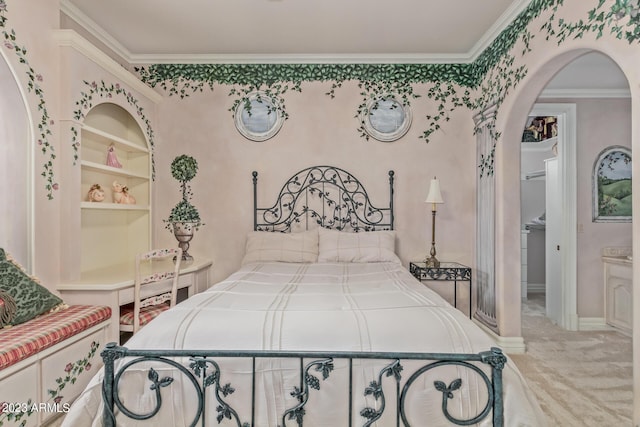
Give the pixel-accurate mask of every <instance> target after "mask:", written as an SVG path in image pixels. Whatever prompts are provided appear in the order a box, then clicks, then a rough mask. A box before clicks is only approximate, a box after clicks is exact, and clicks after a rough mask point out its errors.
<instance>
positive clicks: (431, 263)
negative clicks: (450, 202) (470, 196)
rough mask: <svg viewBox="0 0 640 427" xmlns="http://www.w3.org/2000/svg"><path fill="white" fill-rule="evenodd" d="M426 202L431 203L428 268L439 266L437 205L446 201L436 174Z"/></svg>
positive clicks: (426, 261)
mask: <svg viewBox="0 0 640 427" xmlns="http://www.w3.org/2000/svg"><path fill="white" fill-rule="evenodd" d="M425 203H431V206H432V207H431V213H432V216H431V252H430V255H431V256H430V257H427V259H426V260H425V263H426V264H427V265H426V267H427V268H439V267H440V261H438V259H437V258H436V205H437V204H439V203H444V201H443V200H442V194H440V181H438V178H436V177H435V176H434V177H433V179H432V180H431V185H430V187H429V195H428V196H427V200H425Z"/></svg>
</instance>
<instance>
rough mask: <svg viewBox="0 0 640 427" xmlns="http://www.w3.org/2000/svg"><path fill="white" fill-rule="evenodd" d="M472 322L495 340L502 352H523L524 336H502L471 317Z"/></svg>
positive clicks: (524, 349)
mask: <svg viewBox="0 0 640 427" xmlns="http://www.w3.org/2000/svg"><path fill="white" fill-rule="evenodd" d="M473 322H474V323H475V324H476V325H478V326H479V327H480V329H482V330H483V331H484V332H485V333H486V334H487V335H489V337H490V338H491V339H493V341H495V343H496V345H497V346H498V347H500V348H501V349H502V351H503V352H505V353H507V354H524V353H525V352H526V349H527V348H526V346H525V344H524V338H522V337H502V336H500V335H498V334H496V333H495V332H494V331H492V330H491V329H489V328H488V327H486V326H485V325H483V324H482V323H480V322H478V321H477V320H475V319H473Z"/></svg>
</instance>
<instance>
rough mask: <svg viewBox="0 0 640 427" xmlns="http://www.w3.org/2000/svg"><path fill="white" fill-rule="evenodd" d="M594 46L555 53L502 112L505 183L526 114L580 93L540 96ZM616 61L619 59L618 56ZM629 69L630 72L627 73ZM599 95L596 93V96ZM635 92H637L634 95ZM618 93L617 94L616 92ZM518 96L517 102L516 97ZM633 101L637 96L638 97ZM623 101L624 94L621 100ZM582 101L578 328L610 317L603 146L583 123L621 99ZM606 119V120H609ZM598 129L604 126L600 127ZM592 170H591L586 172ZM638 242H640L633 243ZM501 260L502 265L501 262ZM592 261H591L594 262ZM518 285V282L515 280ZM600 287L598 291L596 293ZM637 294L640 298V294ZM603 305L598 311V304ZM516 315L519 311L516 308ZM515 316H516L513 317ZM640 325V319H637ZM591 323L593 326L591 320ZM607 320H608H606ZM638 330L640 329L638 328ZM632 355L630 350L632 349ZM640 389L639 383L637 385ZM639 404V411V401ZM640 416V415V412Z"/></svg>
mask: <svg viewBox="0 0 640 427" xmlns="http://www.w3.org/2000/svg"><path fill="white" fill-rule="evenodd" d="M589 52H593V51H584V50H582V49H581V50H574V51H569V52H565V53H562V54H559V55H558V56H556V57H554V58H551V59H549V60H548V62H547V63H545V64H543V65H541V66H540V67H539V68H538V69H537V70H538V71H536V72H535V73H532V74H531V75H530V77H528V79H527V82H526V83H525V84H524V85H522V87H520V88H518V91H517V93H516V95H515V97H514V100H513V103H512V104H511V105H505V107H504V110H503V111H501V114H502V116H501V120H503V123H504V127H503V129H504V133H503V138H502V140H501V142H500V144H502V147H500V149H501V152H500V155H501V156H504V158H503V159H502V163H501V164H499V165H498V169H497V174H500V175H501V177H500V179H501V180H502V181H503V183H506V182H509V180H516V179H519V177H517V176H516V175H515V174H514V173H513V172H514V171H513V169H511V168H508V167H505V165H507V164H508V163H509V162H514V161H517V160H515V159H516V156H518V157H519V154H520V144H519V143H515V142H516V141H519V139H518V138H519V137H520V136H521V134H522V129H523V125H524V123H525V118H526V117H527V116H528V115H529V112H530V111H531V108H532V106H533V105H534V104H535V103H536V102H544V103H548V102H550V101H553V102H567V100H568V99H569V98H576V96H575V94H574V96H558V95H557V94H555V96H552V97H550V96H544V97H543V98H541V97H540V94H541V93H542V92H543V90H544V88H545V87H546V86H547V83H548V82H549V81H551V80H552V78H553V76H554V75H556V74H557V73H558V72H559V71H560V70H562V69H563V68H564V67H565V66H567V65H568V64H571V63H572V62H573V61H574V60H575V59H576V58H578V57H580V56H581V55H584V54H585V53H589ZM614 62H615V61H614ZM623 74H624V73H623ZM591 96H593V94H592V95H591ZM631 96H632V97H633V94H631ZM613 98H615V96H613ZM515 99H517V101H516V100H515ZM632 100H633V99H632ZM571 101H575V99H571ZM618 101H620V99H618ZM623 101H624V102H625V103H626V105H627V110H626V112H625V116H626V118H625V119H624V121H623V122H621V124H619V125H618V127H626V132H627V133H626V135H625V136H624V139H625V144H631V141H632V140H633V139H635V138H634V136H633V133H634V131H635V132H636V133H637V129H635V123H634V122H633V119H632V117H633V115H632V114H631V113H632V112H631V108H632V103H631V102H629V98H626V99H625V100H623ZM576 102H578V108H577V110H578V115H577V117H578V119H577V120H578V129H579V132H578V137H577V150H576V151H577V153H576V170H577V174H578V176H577V177H575V182H576V191H577V200H576V201H575V206H576V216H575V224H576V226H575V227H573V231H575V233H576V237H575V240H574V244H576V242H577V250H576V255H577V258H578V259H577V268H576V270H577V271H574V272H572V273H574V274H576V276H577V295H576V296H575V298H576V310H577V311H576V314H577V315H579V317H578V318H577V322H578V325H577V326H578V329H584V327H585V324H584V321H585V319H586V320H588V321H591V320H593V319H596V318H599V319H601V320H604V313H603V311H604V295H603V294H604V286H603V281H602V277H603V272H602V264H601V259H600V251H601V249H602V246H604V245H606V243H605V242H602V236H601V235H597V234H595V233H596V232H595V231H594V230H593V229H592V227H601V225H598V224H595V223H593V221H592V209H591V207H592V205H591V203H592V192H591V189H592V181H591V179H592V174H593V162H594V161H595V160H596V158H597V155H598V152H599V151H598V150H600V149H601V147H596V146H592V145H593V144H588V141H587V138H585V137H584V132H585V131H586V130H585V128H581V127H580V121H581V120H585V117H591V118H592V120H596V121H597V120H598V119H602V120H604V119H605V117H606V116H607V114H609V113H610V112H611V111H609V110H610V109H611V105H614V104H615V102H608V103H607V102H604V101H602V100H599V101H597V102H592V104H591V105H589V104H588V103H586V102H585V103H582V105H581V101H580V100H577V101H576ZM603 123H604V122H603ZM589 132H594V130H593V129H590V130H589ZM596 132H599V130H597V129H596ZM605 136H608V138H605V137H603V136H601V135H599V136H598V137H599V138H600V139H601V141H600V142H601V143H602V144H605V145H615V143H616V142H620V138H619V136H616V137H612V135H611V134H609V135H605ZM585 170H586V175H585ZM585 176H587V179H588V182H584V181H585ZM503 188H510V187H509V186H508V184H504V185H503V186H498V189H499V191H501V190H503ZM509 196H510V198H511V199H512V200H513V194H509ZM498 197H505V193H504V192H503V193H502V194H501V195H497V196H496V198H498ZM637 200H638V197H637V196H634V204H635V205H636V206H635V207H636V211H637V204H638V203H637ZM500 209H501V210H502V211H501V212H500V213H499V215H498V218H500V220H504V223H505V224H507V223H509V222H510V221H511V220H513V216H514V214H515V212H514V210H513V206H506V205H502V206H500ZM633 227H634V228H636V227H637V225H636V224H634V225H633ZM627 228H628V230H629V231H628V232H627V233H628V235H627V237H628V238H629V239H631V238H632V237H631V236H632V235H633V234H634V233H633V232H632V231H631V225H630V224H627ZM509 233H514V235H513V236H512V235H510V234H509V235H508V233H505V234H504V235H502V236H500V237H501V238H502V240H501V242H500V244H501V245H503V246H504V247H508V246H509V245H516V244H519V238H520V235H519V234H517V235H516V230H515V228H510V229H509ZM592 233H594V236H591V238H592V241H591V242H589V240H588V238H589V237H590V235H591V234H592ZM630 243H632V244H634V245H635V242H630ZM511 247H513V246H511ZM587 249H593V250H594V251H595V255H593V253H592V254H591V255H590V258H589V259H586V260H582V259H581V258H583V257H585V253H587V252H588V251H587ZM496 258H497V260H496V268H497V269H501V270H502V271H505V270H507V269H508V265H507V264H506V263H507V262H508V260H506V259H504V258H503V259H501V258H500V257H499V256H497V257H496ZM499 263H500V264H501V265H498V264H499ZM587 263H589V264H590V265H588V264H587ZM591 267H593V268H595V270H593V271H596V273H595V274H594V273H593V271H591V270H590V271H589V272H587V268H591ZM588 281H591V282H592V283H597V284H596V285H595V286H591V287H588V286H584V285H585V283H586V282H588ZM511 284H513V283H511ZM509 285H510V283H509V282H508V281H507V282H506V283H505V284H504V286H509ZM594 292H597V295H595V296H594ZM636 299H637V297H636ZM596 306H598V310H596V309H595V308H594V307H596ZM512 314H513V312H512ZM635 317H636V318H638V315H637V314H635ZM512 319H514V317H512ZM636 324H637V322H636ZM587 326H588V325H587ZM602 326H605V325H604V322H603V324H602ZM636 329H637V328H636ZM626 354H628V353H626ZM634 377H635V378H636V380H635V384H637V383H638V379H637V378H638V366H637V364H636V365H634ZM636 390H637V388H636ZM635 402H638V393H637V392H636V393H635ZM635 406H636V409H635V410H636V412H637V411H638V409H637V406H638V405H637V404H636V405H635ZM636 418H637V416H636Z"/></svg>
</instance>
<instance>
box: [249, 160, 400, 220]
mask: <svg viewBox="0 0 640 427" xmlns="http://www.w3.org/2000/svg"><path fill="white" fill-rule="evenodd" d="M252 175H253V210H254V216H253V218H254V222H253V229H254V230H257V231H281V232H290V231H291V230H292V227H293V226H294V225H295V224H302V225H304V227H305V229H308V228H309V227H310V226H312V225H313V224H314V223H315V224H316V225H318V226H320V227H324V228H331V229H334V230H343V231H346V230H349V231H354V232H358V231H375V230H393V219H394V218H393V180H394V172H393V171H392V170H390V171H389V207H387V208H378V207H375V206H374V205H373V204H372V203H371V200H370V199H369V194H368V193H367V190H366V189H365V188H364V186H363V185H362V183H360V181H359V180H358V179H357V178H356V177H355V176H353V175H352V174H351V173H349V172H347V171H345V170H344V169H340V168H337V167H335V166H312V167H309V168H306V169H302V170H301V171H299V172H298V173H296V174H294V175H293V176H292V177H291V178H289V179H288V180H287V182H286V183H285V184H284V185H283V186H282V189H281V190H280V193H279V194H278V197H277V199H276V202H275V203H274V204H273V205H272V206H270V207H258V172H256V171H253V173H252Z"/></svg>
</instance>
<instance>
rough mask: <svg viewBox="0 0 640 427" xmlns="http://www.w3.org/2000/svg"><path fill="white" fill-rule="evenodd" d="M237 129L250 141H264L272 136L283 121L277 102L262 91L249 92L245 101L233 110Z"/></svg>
mask: <svg viewBox="0 0 640 427" xmlns="http://www.w3.org/2000/svg"><path fill="white" fill-rule="evenodd" d="M235 122H236V128H237V129H238V131H239V132H240V133H241V134H242V136H244V137H245V138H247V139H250V140H251V141H265V140H267V139H269V138H271V137H272V136H274V135H275V134H276V133H278V131H279V130H280V128H281V127H282V123H283V122H284V117H282V115H281V114H280V111H279V108H278V105H277V102H275V100H274V99H273V98H271V97H269V96H268V95H266V94H265V93H264V92H255V93H253V94H250V95H249V97H248V100H247V102H240V103H239V104H238V106H237V107H236V111H235Z"/></svg>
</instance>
